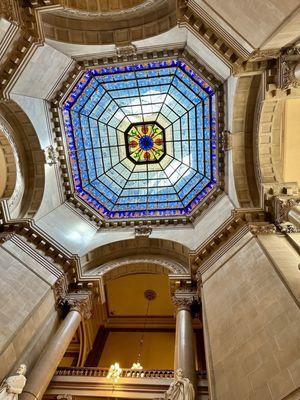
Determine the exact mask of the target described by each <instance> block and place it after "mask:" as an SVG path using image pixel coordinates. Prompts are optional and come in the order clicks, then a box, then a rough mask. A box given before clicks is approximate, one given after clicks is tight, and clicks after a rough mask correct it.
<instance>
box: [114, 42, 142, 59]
mask: <svg viewBox="0 0 300 400" xmlns="http://www.w3.org/2000/svg"><path fill="white" fill-rule="evenodd" d="M136 52H137V49H136V47H135V46H134V45H133V44H130V45H128V46H121V47H117V48H116V53H117V56H118V57H130V56H133V55H135V54H136Z"/></svg>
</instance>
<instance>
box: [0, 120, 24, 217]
mask: <svg viewBox="0 0 300 400" xmlns="http://www.w3.org/2000/svg"><path fill="white" fill-rule="evenodd" d="M2 135H3V136H4V138H5V139H6V141H7V142H8V144H9V146H10V148H11V151H12V154H13V158H14V168H15V177H14V181H15V183H14V190H13V193H12V194H11V196H10V197H9V199H8V207H9V209H10V210H12V209H13V208H14V206H15V205H16V204H18V203H19V201H20V200H21V197H22V195H23V192H24V176H23V173H22V167H21V161H20V157H19V151H18V148H17V145H16V142H15V140H14V137H13V134H12V128H11V127H10V126H9V125H8V123H7V122H6V121H5V120H4V119H3V118H1V117H0V146H3V145H4V143H3V139H2V140H1V136H2ZM4 196H5V194H4Z"/></svg>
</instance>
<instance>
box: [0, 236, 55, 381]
mask: <svg viewBox="0 0 300 400" xmlns="http://www.w3.org/2000/svg"><path fill="white" fill-rule="evenodd" d="M39 257H40V256H39V255H38V254H36V253H34V251H33V249H32V248H30V246H29V245H28V244H26V243H25V242H23V240H22V239H21V238H19V237H17V236H15V237H13V238H12V239H11V240H9V241H7V242H5V243H4V244H3V245H1V246H0V276H1V279H0V292H1V296H0V327H1V328H0V381H1V380H2V379H3V378H4V377H5V376H6V375H7V374H8V373H10V372H11V371H13V370H14V369H15V368H16V366H17V365H18V364H19V363H21V362H24V363H25V364H26V365H27V366H28V367H29V368H30V367H31V366H32V365H33V363H34V362H35V361H36V359H37V357H38V356H39V354H40V353H41V351H42V349H43V347H44V346H45V344H46V342H47V341H48V340H49V338H50V336H51V334H52V333H53V331H54V330H55V329H56V327H57V324H58V318H57V313H56V311H55V307H54V304H55V301H54V295H53V291H52V289H51V286H52V285H53V283H54V282H55V281H56V279H57V277H56V276H55V274H53V273H51V272H50V271H49V270H47V269H46V268H45V265H44V266H43V265H42V263H41V261H40V260H39ZM44 262H45V263H46V264H47V262H46V260H44Z"/></svg>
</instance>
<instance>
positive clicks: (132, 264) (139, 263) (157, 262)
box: [88, 256, 187, 278]
mask: <svg viewBox="0 0 300 400" xmlns="http://www.w3.org/2000/svg"><path fill="white" fill-rule="evenodd" d="M144 265H147V267H146V268H144V267H143V266H144ZM148 265H154V266H157V267H159V268H161V269H165V270H166V271H168V273H169V274H170V273H171V274H178V275H183V274H186V273H187V270H186V268H185V267H184V266H183V265H182V264H179V263H178V262H176V261H173V260H170V259H167V258H165V257H160V256H156V257H155V256H152V257H151V256H150V257H149V256H132V257H124V258H118V259H116V260H114V261H110V262H108V263H105V264H102V265H101V266H99V267H97V268H95V269H93V270H92V271H89V273H88V275H89V276H90V275H93V276H96V275H98V276H105V275H108V273H109V272H111V271H114V270H116V273H114V278H115V277H116V274H117V270H119V271H120V275H119V276H122V275H127V274H131V273H132V272H137V267H139V270H140V272H142V271H145V272H147V271H148V272H149V267H148ZM126 266H128V267H127V268H126V270H124V267H126ZM121 268H122V271H121ZM153 272H157V271H153Z"/></svg>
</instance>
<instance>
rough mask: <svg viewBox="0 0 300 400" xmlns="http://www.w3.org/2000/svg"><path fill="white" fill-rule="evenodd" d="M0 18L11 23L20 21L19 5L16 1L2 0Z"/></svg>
mask: <svg viewBox="0 0 300 400" xmlns="http://www.w3.org/2000/svg"><path fill="white" fill-rule="evenodd" d="M0 16H1V17H3V18H5V19H7V20H8V21H11V22H17V21H18V12H17V5H16V2H15V1H14V0H1V2H0Z"/></svg>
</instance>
